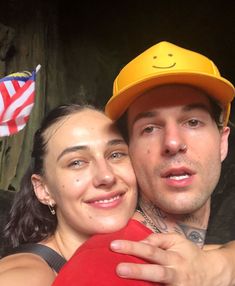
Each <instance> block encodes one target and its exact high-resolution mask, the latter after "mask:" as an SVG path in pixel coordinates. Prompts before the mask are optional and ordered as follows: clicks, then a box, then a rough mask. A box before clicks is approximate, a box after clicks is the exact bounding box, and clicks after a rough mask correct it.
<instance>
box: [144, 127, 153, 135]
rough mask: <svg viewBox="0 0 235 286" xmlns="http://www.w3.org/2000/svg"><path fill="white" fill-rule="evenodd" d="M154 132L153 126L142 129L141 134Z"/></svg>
mask: <svg viewBox="0 0 235 286" xmlns="http://www.w3.org/2000/svg"><path fill="white" fill-rule="evenodd" d="M153 131H154V126H147V127H146V128H144V130H143V133H152V132H153Z"/></svg>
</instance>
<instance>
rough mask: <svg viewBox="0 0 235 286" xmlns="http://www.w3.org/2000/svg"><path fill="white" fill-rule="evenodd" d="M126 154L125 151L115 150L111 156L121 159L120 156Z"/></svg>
mask: <svg viewBox="0 0 235 286" xmlns="http://www.w3.org/2000/svg"><path fill="white" fill-rule="evenodd" d="M124 156H127V154H126V153H124V152H114V153H112V154H111V158H112V159H120V158H122V157H124Z"/></svg>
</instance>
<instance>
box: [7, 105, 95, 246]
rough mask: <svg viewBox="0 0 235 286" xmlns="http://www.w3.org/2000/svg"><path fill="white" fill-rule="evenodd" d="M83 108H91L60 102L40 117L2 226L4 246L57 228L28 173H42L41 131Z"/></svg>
mask: <svg viewBox="0 0 235 286" xmlns="http://www.w3.org/2000/svg"><path fill="white" fill-rule="evenodd" d="M85 109H91V110H95V108H94V107H92V106H90V105H82V106H81V105H78V104H68V105H60V106H58V107H56V108H55V109H53V110H51V111H50V112H49V114H48V115H47V116H46V117H45V118H44V119H43V121H42V123H41V127H40V128H39V129H38V130H37V131H36V132H35V134H34V141H33V151H32V160H31V163H30V166H29V167H28V169H27V171H26V173H25V175H24V176H23V178H22V180H21V183H20V189H19V191H18V192H16V194H15V197H14V200H13V204H12V207H11V210H10V213H9V219H8V223H7V225H6V227H5V229H4V237H5V239H6V248H5V249H9V248H12V247H16V246H18V245H19V244H24V243H35V242H39V241H41V240H43V239H45V238H47V237H49V236H51V235H52V234H53V233H54V232H55V230H56V227H57V218H56V216H55V215H51V213H50V210H49V208H48V206H46V205H44V204H42V203H40V202H39V200H38V199H37V197H36V195H35V193H34V190H33V185H32V183H31V176H32V174H38V175H41V176H42V175H43V173H44V169H43V168H44V158H45V155H46V153H47V142H48V140H47V139H46V136H45V131H46V130H47V129H48V128H49V127H51V126H52V125H53V124H55V123H56V122H58V121H60V120H61V119H62V118H63V117H66V116H68V115H71V114H75V113H77V112H81V111H83V110H85Z"/></svg>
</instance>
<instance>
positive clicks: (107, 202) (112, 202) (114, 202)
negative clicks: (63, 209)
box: [86, 192, 125, 208]
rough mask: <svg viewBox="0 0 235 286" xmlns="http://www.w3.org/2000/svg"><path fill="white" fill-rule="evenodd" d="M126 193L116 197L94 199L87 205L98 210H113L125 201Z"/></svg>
mask: <svg viewBox="0 0 235 286" xmlns="http://www.w3.org/2000/svg"><path fill="white" fill-rule="evenodd" d="M124 194H125V193H124V192H122V193H119V194H114V195H108V196H107V195H106V196H102V197H99V198H94V199H91V200H89V201H86V203H88V204H90V205H92V206H93V207H97V208H113V207H116V206H118V205H119V204H121V202H122V201H123V196H124Z"/></svg>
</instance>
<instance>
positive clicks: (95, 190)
mask: <svg viewBox="0 0 235 286" xmlns="http://www.w3.org/2000/svg"><path fill="white" fill-rule="evenodd" d="M45 136H46V139H47V140H48V143H47V154H46V156H45V161H44V170H45V175H44V179H43V182H44V188H45V190H46V192H48V193H49V194H50V195H51V198H52V201H54V203H55V204H56V214H57V218H58V229H60V230H62V231H70V232H71V231H72V233H74V235H77V234H78V233H79V235H81V236H82V237H84V239H86V238H87V237H88V236H90V235H91V234H94V233H105V232H113V231H116V230H118V229H120V228H122V227H124V226H125V224H126V223H127V220H128V219H129V218H130V217H131V216H132V214H133V212H134V209H135V206H136V200H137V188H136V179H135V175H134V172H133V169H132V166H131V162H130V159H129V155H128V147H127V145H126V143H125V142H124V140H123V138H122V136H121V135H120V133H119V132H118V131H117V130H116V129H115V127H114V126H113V124H112V121H111V120H109V119H108V118H107V117H106V116H105V115H103V114H102V113H100V112H97V111H94V110H89V109H85V110H83V111H80V112H78V113H75V114H72V115H69V116H67V117H65V118H63V119H62V120H60V121H59V122H58V123H56V124H54V125H53V126H52V127H50V128H49V130H48V131H47V132H46V135H45ZM46 192H45V193H46Z"/></svg>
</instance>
